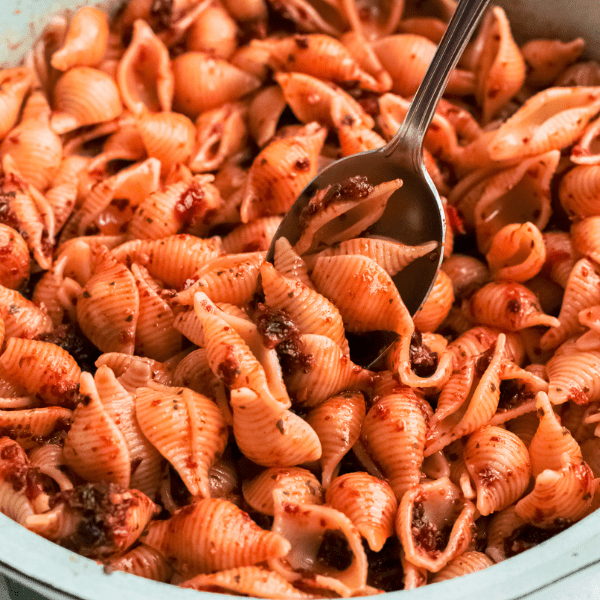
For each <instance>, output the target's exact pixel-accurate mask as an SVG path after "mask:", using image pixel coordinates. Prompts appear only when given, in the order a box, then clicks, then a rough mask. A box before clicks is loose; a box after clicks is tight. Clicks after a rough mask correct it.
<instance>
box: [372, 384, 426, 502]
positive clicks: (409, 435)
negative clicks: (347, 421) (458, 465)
mask: <svg viewBox="0 0 600 600" xmlns="http://www.w3.org/2000/svg"><path fill="white" fill-rule="evenodd" d="M425 434H426V421H425V415H424V414H423V410H422V409H421V406H420V402H419V400H418V398H417V397H416V396H415V395H414V393H413V392H412V390H409V389H408V388H407V389H406V390H405V391H403V392H398V393H394V394H391V395H389V396H384V397H383V398H381V399H379V400H378V401H377V402H376V403H375V404H374V405H373V406H372V407H371V408H370V409H369V411H368V412H367V415H366V417H365V420H364V421H363V424H362V429H361V434H360V436H361V441H362V443H363V444H364V446H365V448H366V449H367V451H368V452H369V454H370V455H371V456H372V457H373V460H375V461H376V462H377V464H379V465H380V466H381V468H382V470H383V473H384V474H385V476H386V478H387V480H388V482H389V484H390V486H391V488H392V490H394V493H395V494H396V497H397V498H398V500H400V499H401V498H402V496H403V495H404V494H405V493H406V492H407V491H408V490H410V489H411V488H413V487H415V486H416V485H418V483H419V481H420V479H421V463H422V462H423V451H424V448H425Z"/></svg>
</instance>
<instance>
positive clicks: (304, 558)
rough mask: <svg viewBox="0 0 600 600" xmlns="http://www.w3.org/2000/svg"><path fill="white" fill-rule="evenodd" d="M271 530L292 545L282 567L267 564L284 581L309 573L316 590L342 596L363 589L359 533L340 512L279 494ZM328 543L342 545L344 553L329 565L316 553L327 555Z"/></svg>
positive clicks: (276, 563)
mask: <svg viewBox="0 0 600 600" xmlns="http://www.w3.org/2000/svg"><path fill="white" fill-rule="evenodd" d="M273 531H275V532H277V533H279V534H280V535H282V536H283V537H284V538H285V539H287V540H288V541H290V542H291V550H290V552H289V553H288V554H287V555H286V557H285V559H284V560H285V564H282V563H283V562H284V561H281V560H277V561H270V566H271V567H272V568H277V570H278V571H280V572H283V573H284V574H285V575H286V579H288V580H292V581H294V580H298V579H299V578H300V577H301V575H300V574H301V573H305V574H306V573H307V572H308V573H309V574H310V579H311V580H313V581H314V583H315V584H316V585H317V586H318V587H319V588H321V587H325V588H326V589H332V588H333V589H335V590H336V591H337V592H338V593H341V595H343V596H345V597H348V596H350V595H351V593H352V591H355V590H360V589H362V588H363V587H364V586H365V584H366V578H367V557H366V555H365V551H364V550H363V547H362V543H361V538H360V533H359V532H358V530H357V529H356V528H355V526H354V525H353V524H352V522H351V521H350V519H348V517H347V516H346V515H344V514H343V513H341V512H340V511H338V510H335V509H334V508H331V507H329V506H316V505H314V504H309V505H307V504H298V503H295V502H290V501H288V500H286V498H285V496H283V494H282V493H281V492H279V493H278V494H277V496H276V501H275V520H274V521H273ZM328 544H335V545H336V547H338V548H339V547H340V546H341V547H343V548H344V549H345V551H344V552H343V553H342V552H339V551H337V552H336V556H335V560H333V561H331V562H330V561H327V560H322V561H320V560H318V559H317V555H318V554H319V551H320V555H321V556H327V555H329V553H327V552H326V549H327V547H328ZM323 546H325V547H323ZM338 552H339V554H338ZM305 576H306V575H305ZM331 580H333V581H331ZM336 584H341V585H336ZM330 586H331V587H330Z"/></svg>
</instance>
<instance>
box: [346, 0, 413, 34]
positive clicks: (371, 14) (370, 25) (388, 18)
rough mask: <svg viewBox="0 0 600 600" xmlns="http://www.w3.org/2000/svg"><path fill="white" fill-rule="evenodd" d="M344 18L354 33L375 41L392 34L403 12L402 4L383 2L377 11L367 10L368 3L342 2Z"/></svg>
mask: <svg viewBox="0 0 600 600" xmlns="http://www.w3.org/2000/svg"><path fill="white" fill-rule="evenodd" d="M341 5H342V7H343V9H344V13H345V15H346V18H347V19H348V21H349V22H350V25H351V27H352V29H353V30H354V31H357V32H360V33H361V34H362V35H364V36H365V37H366V38H367V39H377V38H380V37H383V36H386V35H389V34H390V33H393V32H394V31H395V30H396V28H397V27H398V23H399V22H400V18H401V17H402V13H403V11H404V2H385V3H383V5H382V6H380V7H378V8H377V10H375V11H372V10H369V4H368V3H362V2H356V1H355V0H342V3H341Z"/></svg>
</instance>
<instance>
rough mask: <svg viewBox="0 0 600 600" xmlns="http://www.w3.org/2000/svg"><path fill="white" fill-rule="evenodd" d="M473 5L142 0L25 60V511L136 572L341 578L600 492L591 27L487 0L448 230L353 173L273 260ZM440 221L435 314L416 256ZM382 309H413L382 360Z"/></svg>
mask: <svg viewBox="0 0 600 600" xmlns="http://www.w3.org/2000/svg"><path fill="white" fill-rule="evenodd" d="M451 5H452V2H451V1H448V2H445V3H444V5H443V6H442V7H441V9H440V10H437V11H436V15H435V16H432V13H431V11H430V10H429V9H425V10H424V12H423V13H419V12H418V11H417V12H416V13H415V12H414V11H413V12H412V13H411V12H410V11H405V7H404V2H403V1H402V0H389V1H384V0H381V6H380V7H379V8H378V9H377V10H376V11H374V12H373V11H371V8H372V7H371V5H370V4H369V7H367V6H366V3H365V2H362V1H358V0H355V1H352V0H348V1H346V0H344V2H338V3H334V2H329V1H327V2H322V3H318V8H317V7H316V6H313V4H312V3H311V2H310V1H309V0H293V1H289V2H280V1H279V0H277V1H276V0H269V2H265V1H263V0H253V1H252V2H249V1H245V0H244V1H240V0H223V1H222V2H209V1H205V0H203V1H197V0H177V1H175V2H165V3H160V2H159V3H149V2H147V1H146V0H129V2H127V5H126V6H125V7H124V8H123V10H122V11H120V12H119V13H118V14H117V15H116V16H115V18H114V19H113V20H112V21H110V20H109V19H108V17H107V16H105V15H104V14H103V13H102V12H101V11H99V10H97V9H95V8H94V9H92V8H89V7H87V8H83V9H81V11H79V12H78V13H76V14H75V15H73V16H72V18H71V19H67V18H66V17H65V18H61V19H58V20H56V21H54V22H53V23H52V24H51V25H50V26H49V29H48V30H47V31H46V33H45V34H44V35H43V36H42V37H41V38H40V40H38V41H37V42H36V44H35V46H34V49H33V50H32V54H31V56H30V57H29V58H28V60H27V61H26V65H27V66H25V67H19V68H12V69H4V70H2V71H0V83H1V84H2V85H1V86H0V106H1V107H2V110H1V111H0V112H1V113H2V117H1V118H0V158H1V171H0V255H1V256H2V261H0V263H1V264H0V344H1V345H0V475H1V477H0V512H2V513H3V514H4V515H6V516H8V517H10V518H12V519H14V520H15V521H17V522H18V523H20V524H22V525H24V526H25V527H27V528H28V529H30V530H31V531H33V532H35V533H37V534H39V535H41V536H44V537H46V538H47V539H49V540H52V541H54V542H56V543H58V544H60V545H62V546H64V547H66V548H69V549H70V550H73V551H76V552H78V553H80V554H82V555H84V556H87V557H90V558H94V559H96V560H98V561H100V562H102V563H103V564H104V565H105V567H106V569H107V570H108V571H111V570H121V571H125V572H129V573H133V574H136V575H138V576H141V577H146V578H150V579H154V580H157V581H163V582H170V583H172V584H174V585H180V586H181V587H184V588H190V589H196V590H208V591H213V592H214V591H218V592H224V593H234V594H238V595H245V596H251V597H267V598H319V597H355V596H365V595H371V594H377V593H381V592H385V591H393V590H397V589H407V590H408V589H413V588H415V587H419V586H422V585H426V584H435V583H437V582H439V581H444V580H446V579H450V578H453V577H457V576H460V575H465V574H469V573H473V572H476V571H479V570H481V569H484V568H486V567H488V566H491V565H493V564H494V563H497V562H499V561H501V560H505V559H507V558H510V557H511V556H514V555H515V554H518V553H520V552H522V551H523V550H526V549H527V548H530V547H532V546H534V545H536V544H537V543H539V542H540V541H543V540H545V539H547V538H548V537H550V536H552V535H554V534H559V533H560V532H561V531H562V530H564V529H565V528H567V527H569V526H570V525H572V524H573V523H575V522H577V521H579V520H581V519H583V518H584V517H585V516H586V515H588V514H589V513H590V512H591V511H592V510H594V509H595V508H596V507H597V506H599V505H600V495H599V494H600V492H598V491H597V488H598V482H599V479H596V478H595V477H596V476H597V475H599V474H600V467H599V465H600V427H599V426H598V421H600V413H599V408H598V403H599V402H600V379H599V376H598V373H599V372H600V263H599V262H598V260H599V259H600V247H599V243H598V239H600V237H599V235H598V233H597V231H598V228H599V227H600V166H599V165H598V162H599V159H598V156H599V154H600V152H599V149H598V132H599V131H600V130H599V126H600V125H599V123H600V121H599V119H598V113H599V112H600V76H599V73H600V64H598V63H596V62H594V61H586V62H583V61H582V60H581V56H583V55H584V52H585V48H584V45H585V44H584V41H583V40H581V39H579V38H578V39H575V40H572V41H568V42H558V41H556V40H547V39H537V40H530V41H528V42H527V43H526V44H525V45H524V46H522V47H519V45H518V44H517V42H516V41H515V40H514V38H513V36H512V33H511V24H510V22H509V21H508V19H507V16H506V14H505V13H504V11H503V10H502V9H500V8H497V7H496V8H492V9H490V10H489V12H488V14H487V17H486V18H485V20H484V22H483V26H482V29H481V32H480V34H479V36H478V37H477V38H476V39H474V40H473V41H472V42H471V44H470V46H469V48H468V50H467V52H466V54H465V56H464V57H463V60H462V62H461V63H460V65H461V66H460V69H457V70H456V72H455V73H454V74H453V76H452V78H451V81H450V85H449V86H448V89H447V92H446V98H445V99H444V100H443V101H442V102H441V103H440V105H439V107H438V109H437V112H436V115H435V117H434V119H433V121H432V124H431V126H430V128H429V131H428V132H427V135H426V138H425V156H424V162H425V164H426V166H427V169H428V171H429V173H430V175H431V177H432V180H433V181H434V184H435V185H436V186H437V187H438V190H439V192H440V194H441V195H443V196H447V200H446V198H444V204H445V214H446V218H447V221H448V230H447V236H446V239H445V240H444V244H443V246H444V247H443V248H437V247H436V243H435V242H431V241H430V240H418V242H419V243H416V244H412V245H409V244H408V243H407V244H404V243H399V242H394V241H391V240H387V239H379V238H374V237H370V236H369V227H370V226H371V225H372V224H373V223H374V222H375V221H376V220H377V219H378V218H380V216H381V215H382V214H383V211H384V210H385V206H386V203H387V200H388V198H389V197H390V195H391V194H393V193H394V192H395V191H396V190H397V189H398V188H399V187H400V186H401V185H402V181H400V180H394V181H387V182H384V183H382V184H380V185H376V186H373V185H371V184H370V182H369V181H367V180H366V179H365V178H364V177H361V176H359V175H357V176H354V177H351V178H349V179H348V180H346V181H344V182H342V183H341V184H339V185H337V186H333V187H332V188H328V189H325V190H319V191H317V192H316V194H315V196H314V197H313V198H312V200H311V201H310V203H309V204H308V206H307V208H306V209H305V210H304V212H303V213H302V214H301V215H300V224H301V228H302V232H301V235H300V237H299V239H298V240H296V241H295V243H290V241H289V240H287V239H286V238H280V239H278V240H277V243H276V244H275V253H274V261H273V262H274V264H271V263H269V262H266V261H265V255H266V250H267V249H268V248H269V246H270V244H271V240H272V239H273V237H274V235H275V233H276V230H277V227H278V225H279V223H280V222H281V219H282V217H283V214H284V213H285V212H286V211H287V210H288V209H289V208H290V206H291V205H292V203H293V202H294V200H295V198H296V197H297V196H298V194H299V193H300V191H301V190H302V189H303V188H304V187H305V185H306V184H307V183H308V182H309V181H310V180H311V179H312V178H313V177H314V176H315V174H316V173H318V171H319V170H320V169H322V168H323V167H324V166H326V165H327V164H329V163H330V162H331V161H332V160H335V159H336V158H339V157H341V156H348V155H350V154H354V153H357V152H360V151H363V150H365V149H370V148H377V147H381V146H383V145H384V143H385V140H386V139H390V137H391V136H392V135H393V134H394V132H395V130H396V129H397V128H398V126H399V125H400V124H401V122H402V120H403V119H404V118H405V116H406V112H407V109H408V106H409V103H410V96H412V95H413V94H414V92H415V90H416V89H417V86H418V85H419V82H420V79H421V78H422V75H423V73H424V70H425V68H426V65H427V63H428V61H429V60H430V58H431V56H432V54H433V52H434V44H435V43H436V42H437V41H438V40H439V38H440V36H441V35H442V33H443V30H444V28H445V24H446V22H447V20H448V16H449V13H450V12H451V8H452V6H451ZM370 7H371V8H370ZM438 8H440V7H438ZM438 12H441V13H443V14H441V15H439V14H437V13H438ZM292 28H293V29H294V32H293V33H290V30H291V29H292ZM84 33H85V35H83V34H84ZM563 217H568V219H569V220H567V219H566V218H565V219H563ZM455 245H456V247H457V253H456V254H453V247H454V246H455ZM458 248H460V250H458ZM442 250H443V252H444V262H443V264H442V270H441V271H440V273H439V274H438V276H437V279H436V280H435V283H434V285H433V288H432V292H431V294H430V295H429V297H428V299H427V300H426V301H425V302H424V304H423V306H422V307H421V309H420V311H419V312H418V313H417V314H415V315H410V314H409V312H408V310H407V309H406V307H405V305H404V303H403V301H402V293H403V290H402V289H397V288H396V286H395V284H394V282H393V280H392V277H394V276H395V275H396V273H398V272H399V271H401V270H402V269H404V268H405V267H407V266H408V265H409V264H410V263H412V262H414V261H417V262H418V261H426V260H428V256H431V253H432V252H433V253H435V252H440V251H442ZM373 330H384V331H387V332H389V333H390V335H395V336H396V341H395V342H394V343H393V344H392V345H391V347H390V350H389V353H388V355H387V356H386V357H385V358H384V360H382V361H380V363H377V364H376V365H371V366H370V367H369V368H365V367H363V366H361V365H360V364H358V362H357V359H356V356H358V355H356V356H355V352H356V350H357V347H358V345H360V343H361V339H364V338H361V336H362V335H363V334H365V333H368V332H370V331H373Z"/></svg>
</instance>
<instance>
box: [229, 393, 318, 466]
mask: <svg viewBox="0 0 600 600" xmlns="http://www.w3.org/2000/svg"><path fill="white" fill-rule="evenodd" d="M231 408H232V410H233V435H234V436H235V440H236V442H237V445H238V447H239V448H240V450H241V451H242V453H243V454H244V455H245V456H246V457H248V458H249V459H250V460H252V461H253V462H255V463H257V464H259V465H262V466H265V467H292V466H295V465H299V464H302V463H305V462H310V461H313V460H318V459H319V458H320V457H321V443H320V442H319V438H318V437H317V434H316V433H315V432H314V430H313V429H312V428H311V427H310V425H308V424H307V423H306V421H304V420H303V419H301V418H300V417H299V416H298V415H296V414H294V413H293V412H291V411H289V410H287V409H282V408H277V407H275V406H273V404H272V402H266V401H265V400H264V399H263V397H262V396H259V395H258V394H256V392H254V391H253V390H251V389H249V388H243V387H240V388H237V389H232V390H231ZM257 436H258V438H257ZM257 439H260V440H261V443H260V444H257V443H256V440H257Z"/></svg>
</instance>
